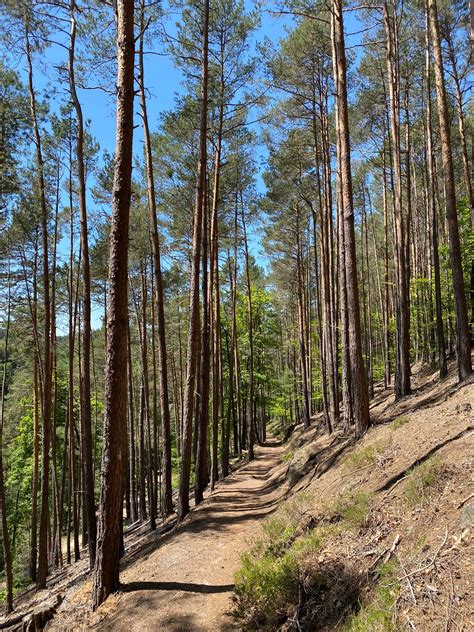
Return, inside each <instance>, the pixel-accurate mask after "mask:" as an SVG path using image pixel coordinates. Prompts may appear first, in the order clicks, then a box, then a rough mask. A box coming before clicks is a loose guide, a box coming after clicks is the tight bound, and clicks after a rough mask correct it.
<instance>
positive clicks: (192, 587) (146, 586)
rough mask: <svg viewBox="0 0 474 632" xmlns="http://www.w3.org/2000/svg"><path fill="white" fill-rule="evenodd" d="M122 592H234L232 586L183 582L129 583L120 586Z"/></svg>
mask: <svg viewBox="0 0 474 632" xmlns="http://www.w3.org/2000/svg"><path fill="white" fill-rule="evenodd" d="M121 589H122V592H135V591H137V590H181V591H183V592H192V593H204V594H212V593H226V592H231V591H232V590H234V584H222V585H220V586H209V585H208V584H189V583H183V582H130V583H129V584H123V585H122V588H121Z"/></svg>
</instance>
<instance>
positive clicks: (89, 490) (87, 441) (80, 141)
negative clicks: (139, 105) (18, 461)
mask: <svg viewBox="0 0 474 632" xmlns="http://www.w3.org/2000/svg"><path fill="white" fill-rule="evenodd" d="M75 13H76V2H75V0H71V4H70V22H71V33H70V44H69V89H70V92H71V98H72V102H73V104H74V109H75V112H76V122H77V138H76V160H77V178H78V193H79V212H80V221H81V253H82V328H83V330H82V363H81V461H82V476H83V482H84V496H83V502H84V508H85V517H86V522H87V539H88V547H89V566H90V568H91V569H92V568H93V567H94V562H95V547H96V539H97V523H96V517H95V493H94V469H93V457H92V421H91V366H90V364H91V359H90V357H91V275H90V262H89V237H88V220H87V201H86V175H85V167H84V118H83V115H82V107H81V103H80V101H79V98H78V96H77V91H76V79H75V68H74V61H75V45H76V18H75Z"/></svg>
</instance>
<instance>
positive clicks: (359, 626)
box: [342, 561, 399, 632]
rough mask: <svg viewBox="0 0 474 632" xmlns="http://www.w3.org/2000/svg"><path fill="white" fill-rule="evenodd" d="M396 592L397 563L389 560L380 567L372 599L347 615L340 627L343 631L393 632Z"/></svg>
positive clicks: (397, 583)
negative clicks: (347, 617)
mask: <svg viewBox="0 0 474 632" xmlns="http://www.w3.org/2000/svg"><path fill="white" fill-rule="evenodd" d="M398 592H399V582H398V564H397V563H396V562H395V561H390V562H387V564H383V565H382V566H381V567H380V575H379V581H378V583H377V587H376V589H375V594H374V595H373V597H372V599H371V600H370V601H368V602H367V603H364V604H362V605H361V607H360V609H359V611H358V612H356V613H354V614H353V615H351V616H350V617H349V619H348V620H347V621H346V623H345V625H344V626H343V628H342V629H343V630H344V632H395V630H396V625H395V622H394V620H393V619H394V617H393V606H394V604H395V600H396V598H397V594H398Z"/></svg>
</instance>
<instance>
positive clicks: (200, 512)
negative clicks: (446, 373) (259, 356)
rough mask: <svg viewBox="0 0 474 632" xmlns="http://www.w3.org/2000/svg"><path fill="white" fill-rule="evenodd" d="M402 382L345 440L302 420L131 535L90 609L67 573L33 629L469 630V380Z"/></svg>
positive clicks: (84, 581)
mask: <svg viewBox="0 0 474 632" xmlns="http://www.w3.org/2000/svg"><path fill="white" fill-rule="evenodd" d="M414 382H415V390H414V392H413V394H412V395H411V396H410V397H408V398H406V399H404V400H403V401H402V402H400V403H396V404H395V403H394V401H393V395H392V394H391V392H390V391H388V390H387V391H379V392H378V393H377V395H376V398H375V400H374V401H373V403H372V407H371V414H372V419H373V421H374V425H373V426H372V427H371V428H370V430H369V431H368V433H367V434H366V435H365V436H364V438H363V439H362V440H361V441H359V442H357V443H354V442H353V441H352V439H348V438H347V437H345V436H344V435H343V434H342V433H340V432H336V433H334V434H333V435H332V436H328V435H326V434H323V433H322V429H321V428H320V420H318V419H315V420H314V423H313V425H312V427H311V428H310V429H309V430H307V431H303V429H302V428H297V429H296V430H295V432H294V433H293V435H292V437H291V438H290V439H289V441H288V442H287V443H286V444H280V443H278V442H276V441H270V442H269V443H268V444H267V445H265V446H261V447H260V448H259V449H258V452H257V458H256V460H255V461H254V462H252V463H250V464H247V465H244V466H243V467H241V468H240V469H238V470H236V471H235V472H234V473H233V474H232V475H231V476H229V477H228V478H227V479H226V480H225V481H223V482H221V483H220V484H219V485H218V486H217V488H216V490H215V491H214V492H213V493H212V494H210V495H208V496H207V498H206V500H205V502H204V503H203V504H202V505H201V506H200V507H199V508H197V509H195V510H193V511H192V512H191V514H190V516H189V517H188V519H187V520H186V521H185V522H184V523H183V524H182V525H180V526H179V527H173V528H171V527H172V525H169V527H168V532H167V533H162V532H157V533H154V534H148V535H146V534H143V533H142V534H141V535H140V536H135V539H134V541H133V542H132V541H130V547H129V552H128V553H127V555H126V556H125V559H124V570H123V573H122V581H123V591H121V592H120V593H118V594H116V595H113V596H112V597H111V598H109V599H108V600H107V602H106V603H105V604H104V605H103V606H102V607H100V608H99V609H98V610H97V611H96V612H95V613H92V612H91V610H90V592H91V580H90V579H89V578H88V577H87V576H84V573H83V570H82V571H81V572H82V575H83V576H82V577H81V575H79V576H78V577H77V578H76V580H75V581H73V580H74V578H72V579H71V577H70V578H69V583H72V584H73V585H72V587H68V588H67V584H66V583H64V582H63V583H62V584H61V583H60V582H58V583H56V585H55V587H54V586H53V587H52V588H51V589H50V590H49V592H48V593H40V594H39V595H37V597H36V598H35V602H36V603H38V602H41V601H42V600H44V599H45V598H46V597H49V598H50V597H51V596H52V595H53V596H54V595H55V594H59V595H60V596H61V599H62V604H61V605H60V607H59V608H58V611H57V613H56V615H55V616H54V618H53V619H52V621H50V623H49V624H48V625H47V629H48V630H61V631H64V632H65V631H68V630H71V631H72V630H85V629H100V630H124V631H125V630H141V631H142V632H145V631H147V630H150V631H151V630H170V631H184V630H207V631H215V630H230V629H258V630H265V629H267V630H276V629H284V630H354V631H356V630H359V631H361V632H362V631H367V630H399V629H400V630H405V629H406V630H415V629H416V630H420V631H423V632H428V631H429V632H431V631H438V630H440V631H441V630H464V631H468V630H472V629H473V622H474V614H473V613H474V600H473V595H472V591H471V592H470V581H471V579H472V572H473V564H474V556H473V548H472V532H471V529H472V521H473V516H474V500H473V491H474V490H473V484H472V481H473V478H474V477H473V473H474V463H473V455H474V450H473V447H474V441H473V436H474V435H473V433H474V410H473V409H474V384H473V383H472V382H471V383H469V384H466V385H464V386H462V387H458V386H457V385H456V383H455V376H454V375H451V377H450V378H449V379H447V380H446V381H444V382H442V383H439V382H438V381H437V380H436V376H435V374H431V373H430V372H428V371H426V370H419V371H418V372H416V374H415V379H414ZM129 537H130V536H129ZM78 572H79V571H78ZM32 607H33V604H32V602H28V600H26V599H25V600H24V602H23V608H24V609H25V611H30V610H31V609H32ZM2 627H5V622H4V623H3V624H2Z"/></svg>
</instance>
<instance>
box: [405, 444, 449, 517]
mask: <svg viewBox="0 0 474 632" xmlns="http://www.w3.org/2000/svg"><path fill="white" fill-rule="evenodd" d="M441 471H442V465H441V460H440V458H439V456H437V455H435V456H432V457H431V458H430V459H428V460H427V461H423V463H420V465H416V466H415V467H414V468H413V469H412V470H411V471H410V474H409V478H408V482H407V484H406V487H405V491H404V496H405V500H406V501H407V503H408V504H409V505H410V506H411V507H415V506H417V505H424V504H425V503H426V502H427V500H428V499H429V493H430V490H431V489H432V488H433V487H434V486H435V485H436V483H437V482H438V481H439V479H440V476H441Z"/></svg>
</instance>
